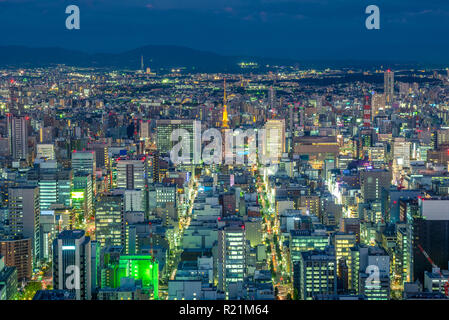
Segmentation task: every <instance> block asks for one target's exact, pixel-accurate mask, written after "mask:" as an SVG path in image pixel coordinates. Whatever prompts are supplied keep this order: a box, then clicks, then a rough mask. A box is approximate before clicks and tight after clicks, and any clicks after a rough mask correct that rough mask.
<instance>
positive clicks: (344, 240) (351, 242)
mask: <svg viewBox="0 0 449 320" xmlns="http://www.w3.org/2000/svg"><path fill="white" fill-rule="evenodd" d="M356 244H357V236H356V234H355V233H343V232H337V233H335V234H334V239H333V245H334V248H335V259H336V262H337V265H341V264H340V261H341V260H344V261H345V262H346V266H347V267H348V281H349V282H351V281H352V277H353V274H352V272H351V266H352V260H351V248H352V247H354V246H355V245H356ZM337 275H338V276H339V277H341V276H342V271H341V270H339V269H338V268H337Z"/></svg>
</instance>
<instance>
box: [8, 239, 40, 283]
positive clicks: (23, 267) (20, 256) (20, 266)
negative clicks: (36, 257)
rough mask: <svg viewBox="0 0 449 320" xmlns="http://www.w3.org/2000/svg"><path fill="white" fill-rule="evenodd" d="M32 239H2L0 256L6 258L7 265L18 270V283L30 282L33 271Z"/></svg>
mask: <svg viewBox="0 0 449 320" xmlns="http://www.w3.org/2000/svg"><path fill="white" fill-rule="evenodd" d="M31 248H32V241H31V238H23V237H21V236H17V237H12V236H9V237H4V238H0V255H2V256H3V257H4V258H5V265H7V266H9V267H15V268H16V269H17V279H18V281H29V280H30V279H31V271H32V266H33V264H32V254H31Z"/></svg>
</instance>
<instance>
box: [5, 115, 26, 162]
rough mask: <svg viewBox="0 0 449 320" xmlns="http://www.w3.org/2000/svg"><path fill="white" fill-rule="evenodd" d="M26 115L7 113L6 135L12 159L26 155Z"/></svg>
mask: <svg viewBox="0 0 449 320" xmlns="http://www.w3.org/2000/svg"><path fill="white" fill-rule="evenodd" d="M28 119H29V118H28V117H14V116H12V115H8V119H7V121H8V122H7V124H8V136H9V148H10V150H11V156H12V158H13V159H14V160H20V159H27V156H28Z"/></svg>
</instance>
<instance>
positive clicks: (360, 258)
mask: <svg viewBox="0 0 449 320" xmlns="http://www.w3.org/2000/svg"><path fill="white" fill-rule="evenodd" d="M356 251H358V252H359V254H358V255H357V257H356V258H355V260H357V262H354V264H355V265H358V266H359V281H358V282H359V283H358V284H359V288H358V291H357V293H359V294H361V295H365V296H367V298H368V300H388V299H389V298H390V256H389V255H388V253H387V252H386V251H385V249H383V248H380V247H373V246H370V247H365V246H364V247H359V248H358V250H356ZM355 276H356V275H354V277H355Z"/></svg>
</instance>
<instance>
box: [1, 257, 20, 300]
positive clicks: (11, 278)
mask: <svg viewBox="0 0 449 320" xmlns="http://www.w3.org/2000/svg"><path fill="white" fill-rule="evenodd" d="M16 295H17V268H15V267H8V266H6V265H5V257H3V256H2V255H1V254H0V300H13V299H14V297H15V296H16Z"/></svg>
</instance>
